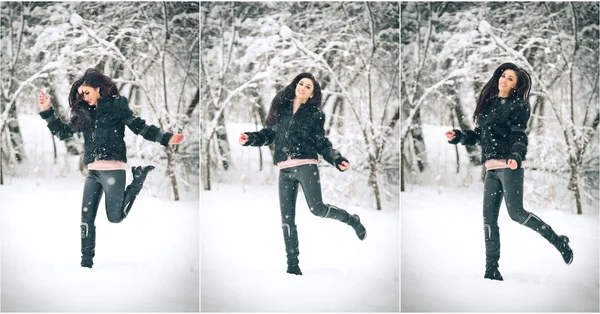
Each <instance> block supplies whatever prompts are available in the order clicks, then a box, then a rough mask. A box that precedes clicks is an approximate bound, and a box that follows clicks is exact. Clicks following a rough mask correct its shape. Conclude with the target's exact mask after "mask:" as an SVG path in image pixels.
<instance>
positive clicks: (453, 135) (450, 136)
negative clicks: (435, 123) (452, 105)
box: [444, 130, 456, 141]
mask: <svg viewBox="0 0 600 314" xmlns="http://www.w3.org/2000/svg"><path fill="white" fill-rule="evenodd" d="M444 135H446V138H447V139H448V141H451V140H453V139H454V138H455V137H456V134H454V131H453V130H450V131H448V132H446V133H444Z"/></svg>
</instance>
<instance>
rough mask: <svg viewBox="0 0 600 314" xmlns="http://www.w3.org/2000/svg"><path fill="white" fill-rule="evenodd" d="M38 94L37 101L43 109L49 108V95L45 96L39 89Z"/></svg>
mask: <svg viewBox="0 0 600 314" xmlns="http://www.w3.org/2000/svg"><path fill="white" fill-rule="evenodd" d="M40 93H41V94H40V95H39V96H38V103H39V104H40V107H41V108H42V110H43V111H46V110H48V109H50V95H48V96H47V97H46V95H45V94H44V91H43V90H41V89H40Z"/></svg>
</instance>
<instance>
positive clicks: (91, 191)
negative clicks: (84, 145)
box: [81, 170, 102, 268]
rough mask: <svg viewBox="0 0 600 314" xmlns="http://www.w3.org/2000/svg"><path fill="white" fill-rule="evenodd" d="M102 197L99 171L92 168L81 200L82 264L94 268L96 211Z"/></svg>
mask: <svg viewBox="0 0 600 314" xmlns="http://www.w3.org/2000/svg"><path fill="white" fill-rule="evenodd" d="M101 198H102V185H101V184H100V183H99V177H98V173H97V171H94V170H90V171H89V172H88V176H87V178H86V179H85V184H84V186H83V200H82V202H81V266H83V267H89V268H92V266H93V265H94V262H93V258H94V256H95V255H96V254H95V248H96V226H95V224H94V222H95V220H96V213H97V212H98V204H100V199H101Z"/></svg>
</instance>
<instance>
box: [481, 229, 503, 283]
mask: <svg viewBox="0 0 600 314" xmlns="http://www.w3.org/2000/svg"><path fill="white" fill-rule="evenodd" d="M483 231H484V233H485V275H483V278H487V279H492V280H500V281H503V280H504V279H503V278H502V275H501V274H500V271H499V270H498V261H499V260H500V228H499V227H498V225H494V224H483Z"/></svg>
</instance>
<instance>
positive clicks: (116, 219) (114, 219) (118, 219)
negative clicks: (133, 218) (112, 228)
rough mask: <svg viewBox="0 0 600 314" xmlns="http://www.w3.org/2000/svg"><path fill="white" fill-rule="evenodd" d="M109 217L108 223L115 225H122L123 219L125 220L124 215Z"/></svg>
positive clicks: (111, 215)
mask: <svg viewBox="0 0 600 314" xmlns="http://www.w3.org/2000/svg"><path fill="white" fill-rule="evenodd" d="M107 216H108V221H110V222H112V223H115V224H118V223H120V222H121V221H123V218H125V216H124V215H122V214H108V215H107Z"/></svg>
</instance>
